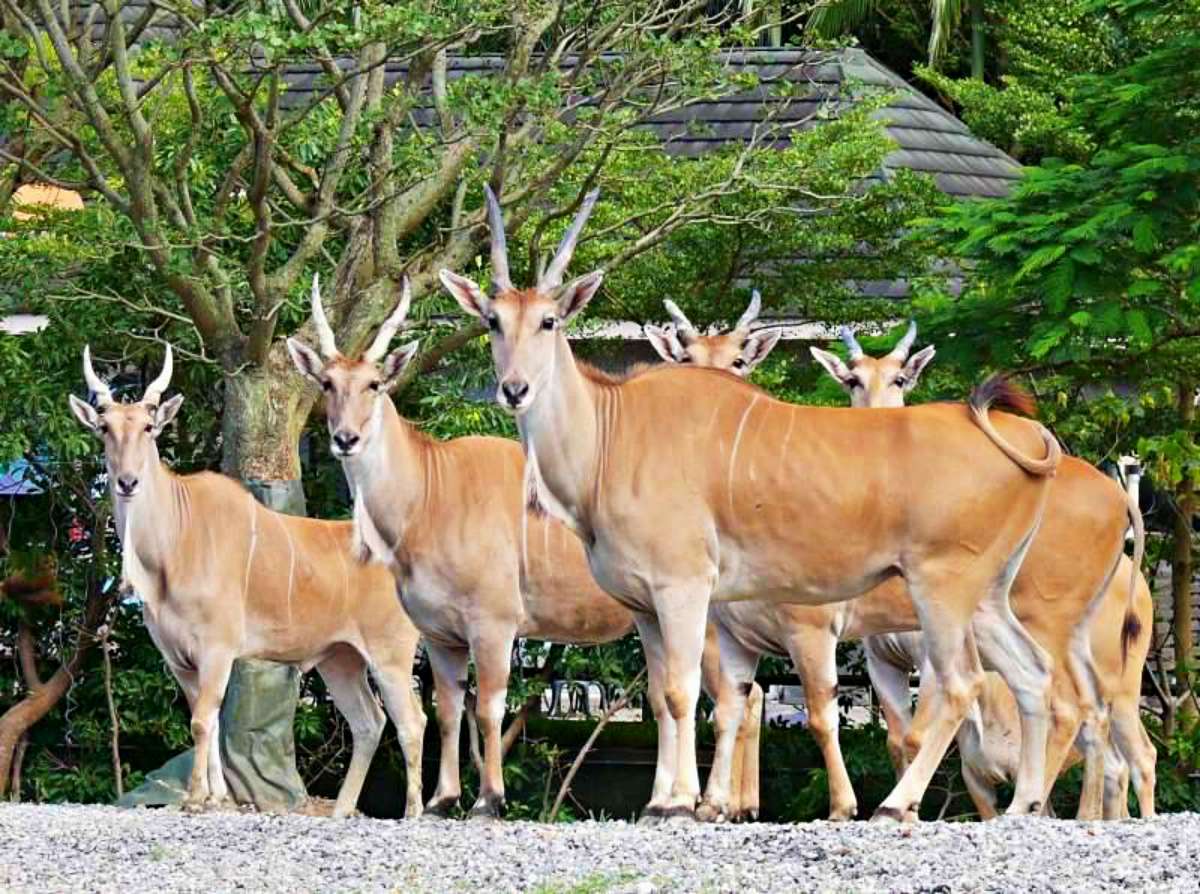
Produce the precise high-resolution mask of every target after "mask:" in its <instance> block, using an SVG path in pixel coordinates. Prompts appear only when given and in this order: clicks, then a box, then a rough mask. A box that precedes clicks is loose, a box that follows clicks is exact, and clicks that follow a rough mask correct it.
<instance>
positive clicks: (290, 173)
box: [0, 0, 788, 491]
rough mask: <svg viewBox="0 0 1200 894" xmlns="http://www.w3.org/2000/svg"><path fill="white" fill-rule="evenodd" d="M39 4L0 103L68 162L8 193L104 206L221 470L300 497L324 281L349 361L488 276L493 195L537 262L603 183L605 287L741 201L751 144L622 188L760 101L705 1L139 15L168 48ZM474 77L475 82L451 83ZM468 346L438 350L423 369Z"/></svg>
mask: <svg viewBox="0 0 1200 894" xmlns="http://www.w3.org/2000/svg"><path fill="white" fill-rule="evenodd" d="M31 6H32V8H27V7H26V6H23V5H20V4H16V3H9V4H8V10H9V19H10V21H12V22H13V23H15V24H13V28H14V29H15V31H14V32H12V33H10V41H9V44H8V53H9V58H8V61H7V64H6V68H5V72H4V75H3V77H0V90H2V91H3V92H4V94H5V95H6V96H7V97H8V98H9V100H10V101H9V104H8V105H9V108H8V114H9V118H10V126H11V127H12V128H13V129H14V130H19V131H20V132H22V133H26V134H28V135H29V137H28V139H27V140H26V141H25V142H26V144H28V145H29V146H34V145H37V146H39V147H41V146H46V145H49V146H50V147H51V149H52V150H53V151H52V152H49V153H42V152H40V151H39V152H33V151H32V149H31V150H30V151H29V152H27V153H26V154H24V155H21V154H17V153H14V152H12V151H9V152H8V154H7V156H6V157H7V159H8V160H9V162H10V171H9V173H10V177H11V176H12V169H13V168H14V167H15V168H19V170H20V172H21V174H20V176H21V177H23V178H36V179H41V180H46V181H50V182H64V181H69V182H70V183H71V184H72V185H74V186H77V187H79V188H80V190H81V191H83V192H85V194H87V195H90V196H95V197H97V198H99V199H101V200H102V204H99V205H97V206H96V208H95V212H94V213H95V215H96V219H97V220H98V221H100V222H101V223H100V229H101V231H102V232H106V233H107V241H108V245H109V248H110V251H112V252H118V253H119V252H124V253H128V252H129V249H130V248H135V249H136V260H137V261H138V262H144V263H145V264H146V265H148V266H149V268H150V269H149V271H148V273H149V274H150V276H149V277H146V274H145V273H143V274H142V277H141V278H143V279H146V278H148V279H149V280H150V281H151V282H152V283H153V284H154V286H155V287H156V290H157V293H158V294H157V295H155V297H154V299H153V300H150V299H148V298H146V297H142V298H141V299H140V300H138V299H133V300H135V301H136V303H137V305H138V307H139V309H140V310H141V311H142V312H143V315H144V318H145V319H146V320H147V321H153V323H154V328H155V329H156V330H158V331H159V332H161V333H162V334H163V335H164V336H165V335H170V336H171V337H173V338H176V339H177V340H179V341H181V342H182V343H183V345H184V347H185V348H186V349H189V350H190V351H191V353H192V355H193V356H194V357H197V358H202V359H204V360H207V361H209V362H211V363H212V364H213V365H215V366H216V367H217V369H219V371H220V375H221V385H222V388H223V392H224V409H223V414H222V422H221V449H222V467H223V469H224V470H225V471H226V472H228V473H230V474H233V475H235V476H237V477H240V478H242V479H243V480H247V481H260V482H284V483H286V485H287V486H288V487H290V488H291V489H292V490H293V491H298V484H297V482H298V479H299V473H300V469H299V460H298V456H297V452H296V443H297V440H298V435H299V432H300V430H301V428H302V427H303V424H304V421H305V419H306V418H307V415H308V413H309V411H310V409H311V407H312V405H313V403H314V400H315V397H316V395H315V393H314V392H313V391H311V390H310V389H307V388H306V387H305V386H304V384H303V383H302V381H301V380H300V378H299V377H298V376H296V375H295V374H294V372H293V371H292V370H291V367H290V364H289V363H288V361H287V357H286V352H285V351H284V350H283V347H282V341H281V339H280V338H278V337H277V336H278V333H279V331H281V330H282V331H288V330H290V329H292V328H294V326H295V325H296V324H297V323H298V322H299V321H300V320H302V319H304V317H305V313H304V310H303V306H304V302H303V295H304V293H305V290H306V289H307V288H308V283H309V281H310V280H311V278H312V276H313V274H315V273H317V272H319V271H331V275H332V280H333V283H332V286H333V287H332V289H331V290H330V292H331V294H333V295H335V296H336V299H335V301H334V302H333V307H332V308H331V310H332V314H333V321H334V325H335V326H336V327H337V328H338V329H339V333H338V337H339V339H340V343H341V344H344V345H346V346H347V348H348V349H349V350H354V349H355V348H356V347H358V346H360V345H361V344H362V343H363V340H364V338H365V337H366V334H367V333H368V332H369V331H370V330H371V329H372V327H373V326H374V325H377V324H378V323H379V322H380V321H381V320H382V318H383V316H384V315H385V314H386V312H387V310H388V308H389V306H390V305H391V304H392V303H393V302H394V300H395V297H396V295H397V294H398V288H399V283H400V279H401V277H402V276H404V275H408V276H409V277H410V278H411V280H412V282H413V288H414V292H415V294H416V295H417V296H418V297H420V296H422V295H428V294H430V293H432V294H433V295H436V294H437V290H436V289H435V288H434V287H433V286H434V282H435V278H436V272H437V270H438V269H439V268H441V267H454V268H461V267H464V266H467V265H469V264H470V263H471V262H472V259H473V258H474V257H475V254H476V251H477V248H478V243H479V239H480V233H481V230H480V226H479V224H480V222H481V220H482V217H481V212H480V210H479V209H478V204H479V200H478V196H479V194H480V189H481V186H482V183H483V182H485V181H488V182H491V183H492V185H493V186H494V187H496V188H497V190H498V191H499V192H500V193H501V194H502V196H503V201H504V203H505V206H506V209H507V213H508V215H509V217H510V223H509V227H510V230H511V231H513V232H519V231H522V230H521V228H522V226H523V225H524V224H526V223H527V222H528V223H529V225H530V226H529V229H528V230H526V231H523V232H524V233H525V234H527V238H528V239H529V240H530V244H529V254H530V256H531V261H530V263H536V258H535V257H533V256H536V255H537V254H538V253H539V252H540V251H542V246H543V244H544V243H545V242H546V240H548V239H550V238H552V237H553V235H554V231H555V230H556V229H557V228H558V227H559V226H561V224H562V222H563V221H564V220H565V218H566V217H567V216H568V215H569V213H570V211H571V209H572V208H573V207H574V205H575V203H577V202H578V201H579V196H580V195H581V190H583V189H585V188H586V187H590V186H591V185H594V184H597V183H598V184H600V185H601V186H602V187H604V189H605V192H606V195H607V196H608V197H609V199H610V203H611V204H613V205H615V206H616V207H620V208H621V209H622V215H621V216H620V217H619V218H618V217H617V216H616V215H610V216H609V221H608V228H607V229H608V233H609V234H610V235H611V236H614V237H618V236H619V237H620V241H621V243H622V245H621V248H620V249H619V250H618V251H616V253H615V254H614V255H613V256H611V257H610V258H608V259H606V260H607V262H608V263H609V264H612V265H615V264H618V263H621V262H623V261H626V260H628V259H629V258H631V257H634V256H636V255H637V254H639V253H641V252H644V251H647V250H649V249H651V248H653V247H655V246H656V245H658V244H660V243H661V242H662V241H663V240H664V239H665V238H667V237H668V236H669V235H670V233H671V232H673V231H674V230H676V229H678V228H679V227H681V226H683V225H685V224H688V223H691V222H694V221H696V220H700V219H704V218H705V217H706V216H708V214H709V211H710V209H711V208H712V207H713V205H714V204H715V203H716V202H717V201H718V200H720V199H722V198H724V197H728V196H731V195H733V194H735V193H737V192H738V191H739V190H740V189H742V188H745V180H744V178H745V177H746V175H747V174H748V173H749V171H748V168H747V163H746V161H747V159H748V158H749V157H750V156H751V155H752V154H753V153H754V151H755V150H756V149H757V148H758V147H757V146H753V145H752V146H749V147H743V149H742V151H741V152H740V153H734V154H733V155H728V154H727V155H726V156H724V157H723V158H722V159H721V160H720V161H719V162H714V163H712V164H709V165H690V166H687V167H686V174H683V173H682V172H684V170H685V169H684V168H682V167H680V166H675V168H676V169H677V170H678V171H680V172H681V175H680V176H676V177H674V178H671V177H669V176H664V177H662V178H660V182H661V183H662V185H663V186H664V188H665V190H666V191H665V192H663V193H660V194H658V195H656V196H653V197H651V196H645V195H638V194H637V191H636V189H635V188H634V187H635V186H636V184H622V183H620V182H614V180H613V179H611V178H609V177H608V176H606V175H607V172H609V171H610V170H611V169H612V168H613V166H614V163H615V161H616V160H618V159H622V158H624V159H626V160H627V159H628V158H629V157H631V156H635V155H638V154H640V156H641V157H643V158H646V159H652V158H653V157H656V156H657V157H658V159H659V160H658V162H657V166H658V167H659V168H660V170H662V171H663V172H668V171H669V170H670V168H671V165H668V164H665V162H664V159H665V158H666V157H665V156H663V153H662V150H661V147H659V146H657V145H651V143H652V141H647V140H646V139H645V138H644V135H643V134H641V133H640V132H639V131H638V129H637V128H638V125H639V124H641V123H642V122H644V121H646V120H647V119H648V118H650V117H652V116H654V115H658V114H662V113H664V112H667V111H670V110H671V109H675V108H679V107H681V106H684V105H686V104H688V103H689V102H692V101H694V100H696V99H698V98H700V97H706V96H707V97H713V96H720V95H722V94H723V93H727V92H730V91H733V90H736V89H740V88H745V87H747V86H749V83H748V82H747V80H746V79H745V78H739V77H737V76H736V75H733V74H731V73H730V71H729V70H728V69H727V68H725V67H724V66H723V65H722V64H721V59H720V56H719V54H718V52H717V51H718V50H719V49H720V47H721V46H722V45H723V44H725V43H736V42H750V41H752V38H753V36H754V33H755V31H754V29H753V28H751V27H749V26H747V25H745V24H744V22H743V21H742V20H741V19H740V18H739V16H738V14H737V13H732V12H728V11H720V10H719V11H717V12H708V11H707V10H708V4H706V3H703V2H698V0H694V2H686V3H675V2H666V0H657V2H655V0H651V2H645V0H623V2H619V3H608V4H599V5H597V4H589V3H582V2H539V0H531V2H518V3H515V4H513V3H507V2H505V3H500V2H494V0H485V2H483V3H472V4H460V3H457V2H453V0H441V2H428V0H412V2H402V3H381V2H370V3H360V4H330V5H323V6H321V7H320V8H319V9H311V8H310V6H311V5H309V6H305V5H302V4H299V3H295V2H290V0H288V2H284V3H283V4H282V5H280V4H275V3H267V4H260V3H242V2H235V3H230V4H222V5H221V6H220V7H216V6H213V7H206V8H205V9H203V10H201V9H199V8H197V7H195V6H194V5H193V4H191V3H188V2H173V3H172V2H168V3H158V4H154V5H152V6H146V7H144V8H145V9H146V10H149V11H154V10H168V11H170V12H171V13H172V15H173V16H174V19H173V21H175V22H176V23H177V25H178V39H177V40H175V41H174V42H171V43H168V44H164V43H149V42H147V41H145V40H142V32H143V30H144V29H145V27H146V25H147V22H146V21H143V20H135V19H134V18H133V17H132V16H131V13H130V10H129V9H127V8H125V5H124V4H122V3H118V2H115V0H109V2H107V3H105V4H104V14H103V15H102V16H101V15H98V14H97V13H96V9H95V8H93V10H92V11H91V13H90V15H91V16H92V18H93V19H94V20H95V21H97V22H103V26H102V28H100V26H99V25H97V28H100V33H99V36H95V35H94V34H93V32H94V31H95V30H96V29H95V28H89V27H72V26H71V25H70V23H64V22H62V21H60V20H59V19H58V17H57V9H58V8H57V6H56V5H55V4H52V3H50V2H48V0H45V2H43V0H38V2H36V3H33V4H32V5H31ZM306 9H308V10H309V11H308V12H306V11H305V10H306ZM770 25H771V23H769V22H763V21H762V20H761V19H760V20H759V24H757V25H756V26H754V27H756V28H764V27H769V26H770ZM614 53H615V54H616V55H613V54H614ZM483 54H490V55H483ZM465 57H470V58H473V59H474V60H476V61H475V62H473V63H471V64H472V65H473V66H474V69H473V70H474V71H475V72H476V76H463V77H458V76H457V75H459V74H464V73H466V72H465V70H464V69H463V68H456V67H455V63H454V60H455V59H458V58H465ZM771 130H772V128H770V127H767V128H764V132H763V133H762V134H761V139H762V140H763V141H764V142H765V141H766V140H769V139H770V138H771ZM648 164H649V165H650V166H654V161H653V160H651V161H649V162H648ZM635 196H636V197H637V199H638V200H637V201H635V200H634V198H635ZM787 200H788V195H787V190H786V189H785V190H783V191H781V192H779V193H776V196H775V201H776V202H777V203H782V202H785V201H787ZM612 241H613V242H616V241H617V240H616V239H613V240H612ZM96 254H97V255H98V254H99V252H96ZM57 272H58V273H59V274H60V275H61V274H62V273H63V271H57ZM113 297H115V300H126V301H128V300H131V299H130V297H129V296H110V298H113ZM422 304H423V305H425V306H426V307H428V308H429V310H430V311H434V310H435V309H436V308H437V307H438V300H437V299H432V300H429V301H426V302H422ZM476 334H478V333H477V332H476V331H475V329H474V328H472V327H465V328H461V329H459V330H457V331H454V332H450V333H447V334H445V336H444V337H443V338H440V339H438V340H437V342H436V343H435V344H433V345H431V346H429V348H428V350H427V352H426V354H425V356H424V357H423V358H422V359H421V360H419V361H418V363H417V364H416V365H415V369H416V370H418V371H420V370H425V369H428V368H429V367H430V366H431V365H433V364H435V363H436V362H437V360H438V359H439V358H441V357H442V356H444V355H445V354H446V353H447V352H448V351H450V350H453V349H454V348H456V347H458V346H460V345H462V344H463V343H465V342H467V341H469V340H470V339H471V338H473V337H474V336H475V335H476Z"/></svg>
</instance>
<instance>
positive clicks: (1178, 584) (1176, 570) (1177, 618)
mask: <svg viewBox="0 0 1200 894" xmlns="http://www.w3.org/2000/svg"><path fill="white" fill-rule="evenodd" d="M1194 394H1195V386H1194V385H1193V383H1191V382H1183V383H1180V386H1179V423H1180V427H1181V428H1183V429H1184V431H1185V432H1187V440H1188V441H1189V443H1190V442H1191V428H1192V424H1193V422H1194V421H1195V416H1196V407H1195V404H1194V402H1193V401H1194V396H1193V395H1194ZM1175 508H1176V512H1175V521H1174V550H1173V553H1172V556H1171V595H1172V602H1173V603H1174V612H1173V619H1172V626H1173V631H1174V634H1175V668H1176V677H1177V679H1178V687H1179V689H1178V694H1179V695H1181V696H1182V695H1184V694H1186V693H1187V692H1188V691H1189V689H1190V687H1191V685H1192V661H1193V659H1194V658H1195V638H1194V637H1193V635H1192V621H1193V618H1192V614H1193V613H1192V575H1193V561H1192V518H1193V516H1194V515H1195V513H1196V494H1195V489H1194V487H1193V486H1192V480H1191V478H1190V477H1189V476H1188V475H1186V474H1185V475H1184V477H1183V480H1182V481H1181V482H1180V483H1179V486H1178V487H1177V488H1176V491H1175ZM1179 711H1180V714H1181V715H1183V716H1187V715H1189V714H1190V715H1194V713H1195V708H1194V706H1193V703H1192V700H1191V699H1190V698H1185V699H1183V701H1182V703H1181V704H1180V706H1179Z"/></svg>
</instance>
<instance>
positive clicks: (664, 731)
mask: <svg viewBox="0 0 1200 894" xmlns="http://www.w3.org/2000/svg"><path fill="white" fill-rule="evenodd" d="M634 621H635V622H636V623H637V628H638V636H639V637H641V640H642V649H643V650H644V651H645V653H646V696H647V698H648V699H649V701H650V709H651V710H652V711H653V712H654V720H655V722H656V723H657V724H658V760H657V762H656V764H655V767H654V788H653V790H652V791H651V793H650V803H649V804H647V805H646V808H645V810H643V811H642V819H641V821H642V822H643V823H646V824H650V823H655V822H657V821H658V820H660V819H661V818H662V816H663V812H664V811H665V810H666V807H667V801H668V800H669V799H670V797H671V788H672V786H674V784H675V757H676V754H677V751H678V748H677V740H678V735H677V730H676V727H675V720H674V718H673V717H672V716H671V712H670V711H668V710H667V698H666V694H665V693H666V678H667V664H666V650H665V648H664V646H663V640H662V631H661V630H659V626H658V619H657V618H655V617H654V616H653V615H646V614H637V615H635V616H634Z"/></svg>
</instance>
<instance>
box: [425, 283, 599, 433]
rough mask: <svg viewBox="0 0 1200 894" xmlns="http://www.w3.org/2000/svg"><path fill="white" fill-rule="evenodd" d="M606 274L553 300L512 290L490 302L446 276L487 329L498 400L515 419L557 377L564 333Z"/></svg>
mask: <svg viewBox="0 0 1200 894" xmlns="http://www.w3.org/2000/svg"><path fill="white" fill-rule="evenodd" d="M601 279H602V274H600V273H591V274H588V275H587V276H584V277H581V278H580V279H578V280H575V281H574V282H572V283H571V284H570V285H568V286H567V287H566V288H565V289H563V290H562V294H561V295H559V296H557V297H553V296H548V295H546V294H544V293H542V292H541V291H540V290H538V289H524V290H521V291H518V290H516V289H507V290H505V291H502V292H500V293H499V294H498V295H496V297H494V298H488V297H487V296H486V295H484V294H483V291H482V290H481V289H480V288H479V286H477V285H476V284H475V283H474V282H472V281H471V280H469V279H467V278H466V277H464V276H457V275H456V274H453V273H450V272H449V271H445V270H444V271H442V283H443V285H445V286H446V289H447V290H448V291H449V292H450V294H451V295H453V296H454V297H455V298H456V299H458V302H459V304H461V305H462V307H463V308H464V309H465V310H466V311H467V312H468V313H471V314H473V315H474V316H477V317H479V318H480V319H482V320H483V321H484V323H485V324H486V325H487V327H488V333H489V335H490V338H491V344H492V361H493V363H494V364H495V367H496V378H497V386H496V401H497V402H498V403H499V404H500V406H501V407H503V408H504V409H506V410H508V411H509V412H510V413H513V414H514V415H518V416H519V415H520V414H522V413H524V412H525V411H526V410H528V409H529V408H530V407H531V406H532V405H533V402H534V401H535V400H536V399H537V396H538V394H539V393H541V389H542V388H543V387H544V385H545V384H546V382H547V381H549V379H550V377H551V375H552V374H553V372H554V364H555V362H556V360H557V358H558V357H559V356H560V355H559V347H560V345H559V341H560V340H563V341H565V340H566V336H565V335H564V334H563V331H562V330H563V328H564V327H565V326H566V324H567V323H568V322H570V320H571V319H573V318H574V317H575V316H576V315H577V314H578V313H579V312H580V311H581V310H583V308H584V307H585V306H586V305H587V303H588V301H590V300H591V298H592V296H593V295H595V294H596V290H597V289H599V288H600V282H601Z"/></svg>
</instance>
